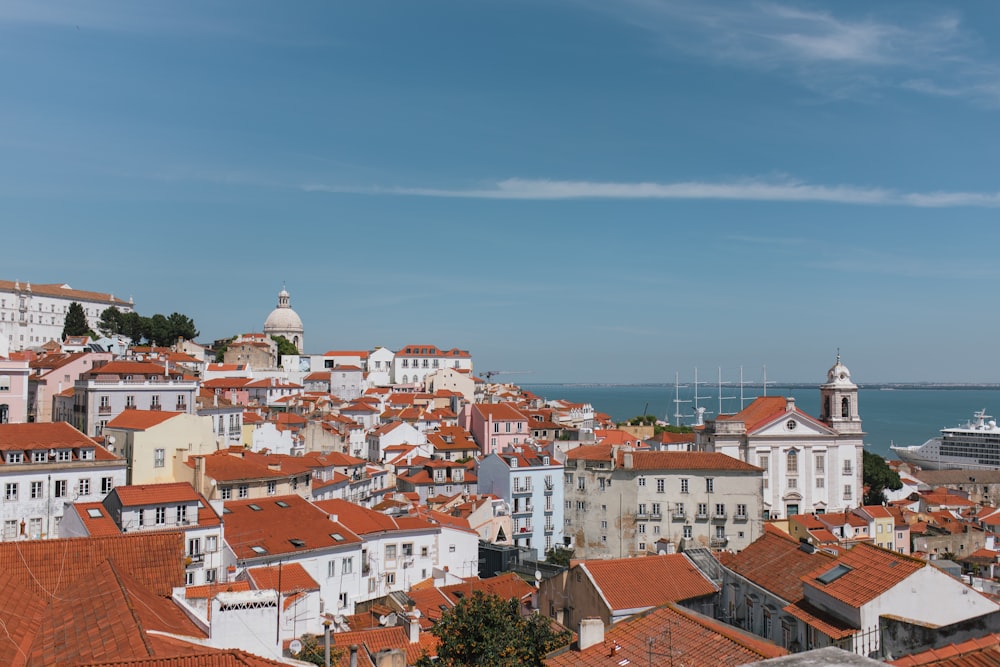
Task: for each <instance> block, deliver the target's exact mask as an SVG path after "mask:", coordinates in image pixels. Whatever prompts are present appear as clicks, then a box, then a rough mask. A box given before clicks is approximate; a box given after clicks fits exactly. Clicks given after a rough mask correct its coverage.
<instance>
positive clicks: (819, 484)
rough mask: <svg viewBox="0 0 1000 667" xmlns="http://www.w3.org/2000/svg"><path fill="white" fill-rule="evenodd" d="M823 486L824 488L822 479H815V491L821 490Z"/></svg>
mask: <svg viewBox="0 0 1000 667" xmlns="http://www.w3.org/2000/svg"><path fill="white" fill-rule="evenodd" d="M824 486H825V482H824V480H823V478H822V477H817V478H816V488H817V489H822V488H823V487H824Z"/></svg>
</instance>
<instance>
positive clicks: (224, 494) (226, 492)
mask: <svg viewBox="0 0 1000 667" xmlns="http://www.w3.org/2000/svg"><path fill="white" fill-rule="evenodd" d="M219 496H220V497H221V498H222V499H223V500H232V499H233V487H231V486H222V487H219Z"/></svg>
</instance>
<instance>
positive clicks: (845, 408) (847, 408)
mask: <svg viewBox="0 0 1000 667" xmlns="http://www.w3.org/2000/svg"><path fill="white" fill-rule="evenodd" d="M840 416H841V417H850V416H851V399H850V398H849V397H847V396H844V398H842V399H841V400H840Z"/></svg>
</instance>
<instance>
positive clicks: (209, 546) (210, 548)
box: [205, 535, 219, 553]
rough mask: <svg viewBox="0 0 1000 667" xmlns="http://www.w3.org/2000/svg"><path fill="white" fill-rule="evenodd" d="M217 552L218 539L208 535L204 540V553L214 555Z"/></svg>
mask: <svg viewBox="0 0 1000 667" xmlns="http://www.w3.org/2000/svg"><path fill="white" fill-rule="evenodd" d="M218 550H219V538H218V537H216V536H215V535H209V536H208V537H206V538H205V551H207V552H208V553H215V552H216V551H218Z"/></svg>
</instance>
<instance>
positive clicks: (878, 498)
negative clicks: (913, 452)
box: [862, 451, 903, 505]
mask: <svg viewBox="0 0 1000 667" xmlns="http://www.w3.org/2000/svg"><path fill="white" fill-rule="evenodd" d="M862 477H863V478H864V483H865V488H866V489H867V491H866V492H865V497H864V503H865V505H884V504H885V502H886V501H885V489H889V490H891V491H898V490H899V489H901V488H903V482H902V481H901V480H900V479H899V473H898V472H896V471H894V470H892V469H891V468H889V464H888V463H886V462H885V459H884V458H882V457H881V456H879V455H878V454H872V453H871V452H868V451H865V452H864V458H863V473H862Z"/></svg>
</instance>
